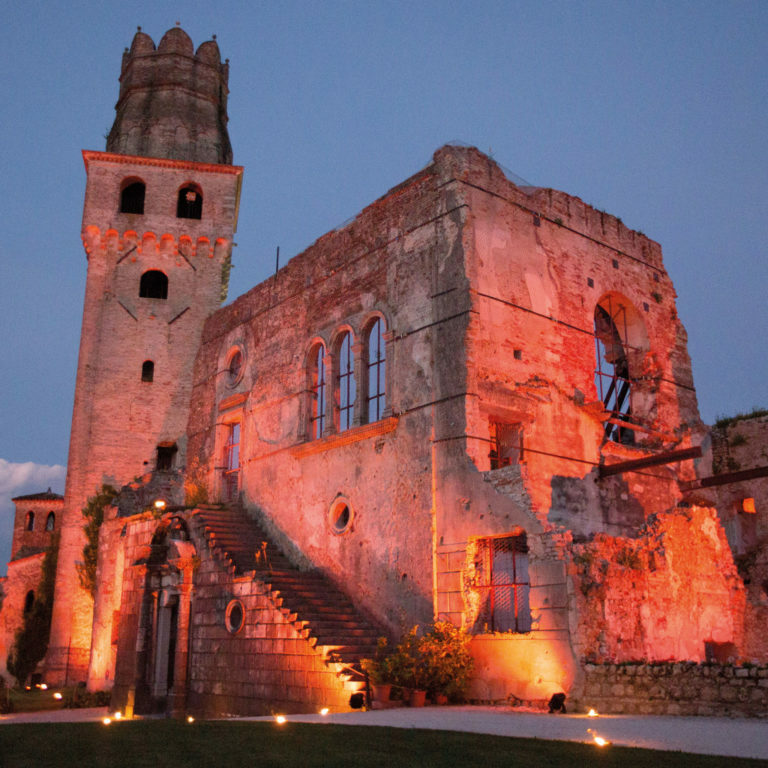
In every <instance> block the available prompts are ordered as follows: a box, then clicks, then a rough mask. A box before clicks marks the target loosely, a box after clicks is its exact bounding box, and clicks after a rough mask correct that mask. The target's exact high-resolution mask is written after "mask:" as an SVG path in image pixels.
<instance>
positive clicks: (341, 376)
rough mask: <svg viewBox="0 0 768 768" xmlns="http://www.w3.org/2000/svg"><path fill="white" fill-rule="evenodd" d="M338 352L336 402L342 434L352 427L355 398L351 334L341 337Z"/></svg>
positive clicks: (347, 333) (347, 332)
mask: <svg viewBox="0 0 768 768" xmlns="http://www.w3.org/2000/svg"><path fill="white" fill-rule="evenodd" d="M338 350H339V351H338V354H337V360H338V364H337V371H338V373H337V375H336V402H337V403H338V408H339V432H343V431H344V430H345V429H349V428H350V427H351V426H352V418H353V415H354V409H355V397H356V396H357V384H356V382H355V361H354V358H353V355H352V334H351V333H349V331H346V332H345V333H344V334H343V335H342V337H341V341H340V343H339V345H338Z"/></svg>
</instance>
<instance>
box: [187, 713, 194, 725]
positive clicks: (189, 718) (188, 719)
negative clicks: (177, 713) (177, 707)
mask: <svg viewBox="0 0 768 768" xmlns="http://www.w3.org/2000/svg"><path fill="white" fill-rule="evenodd" d="M187 722H188V723H194V722H195V718H194V717H192V715H187Z"/></svg>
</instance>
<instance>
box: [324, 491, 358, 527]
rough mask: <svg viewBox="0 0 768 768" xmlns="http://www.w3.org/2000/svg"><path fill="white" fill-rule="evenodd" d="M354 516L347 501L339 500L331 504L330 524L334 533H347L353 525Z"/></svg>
mask: <svg viewBox="0 0 768 768" xmlns="http://www.w3.org/2000/svg"><path fill="white" fill-rule="evenodd" d="M353 517H354V514H353V512H352V507H351V506H350V505H349V502H348V501H347V500H346V499H343V498H338V499H336V500H335V501H334V502H333V504H331V509H330V512H329V513H328V523H329V524H330V526H331V530H332V531H333V532H334V533H346V532H347V531H348V530H349V528H350V526H351V525H352V518H353Z"/></svg>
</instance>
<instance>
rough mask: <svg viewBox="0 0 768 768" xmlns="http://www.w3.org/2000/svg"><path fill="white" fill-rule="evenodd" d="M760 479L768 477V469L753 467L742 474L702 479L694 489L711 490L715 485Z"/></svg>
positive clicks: (732, 473) (728, 474) (725, 473)
mask: <svg viewBox="0 0 768 768" xmlns="http://www.w3.org/2000/svg"><path fill="white" fill-rule="evenodd" d="M758 477H768V467H753V468H752V469H742V470H741V471H740V472H724V473H723V474H722V475H711V476H710V477H702V478H701V480H700V481H699V483H698V484H697V483H694V484H693V487H694V488H711V487H712V486H715V485H729V484H730V483H743V482H744V481H745V480H755V479H757V478H758Z"/></svg>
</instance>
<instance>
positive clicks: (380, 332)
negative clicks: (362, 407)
mask: <svg viewBox="0 0 768 768" xmlns="http://www.w3.org/2000/svg"><path fill="white" fill-rule="evenodd" d="M366 357H367V361H366V378H367V383H368V393H367V397H366V401H367V409H366V411H367V414H366V415H367V418H368V423H369V424H370V423H372V422H374V421H379V420H380V419H382V418H383V417H384V409H385V408H386V401H387V396H386V392H387V390H386V374H387V360H386V350H385V346H384V322H383V321H382V320H381V318H377V319H376V320H375V321H374V323H373V325H371V327H370V329H369V330H368V336H367V339H366Z"/></svg>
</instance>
